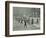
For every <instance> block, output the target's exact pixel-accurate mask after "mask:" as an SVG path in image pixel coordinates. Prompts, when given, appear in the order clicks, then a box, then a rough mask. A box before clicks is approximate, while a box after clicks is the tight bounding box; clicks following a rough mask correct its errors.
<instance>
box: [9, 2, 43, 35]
mask: <svg viewBox="0 0 46 38" xmlns="http://www.w3.org/2000/svg"><path fill="white" fill-rule="evenodd" d="M9 7H10V11H9V13H10V14H9V15H10V17H9V19H10V24H9V28H10V30H9V31H10V35H19V34H35V33H43V5H32V4H30V5H29V4H17V3H14V4H13V3H10V6H9ZM13 7H28V8H40V30H26V31H13Z"/></svg>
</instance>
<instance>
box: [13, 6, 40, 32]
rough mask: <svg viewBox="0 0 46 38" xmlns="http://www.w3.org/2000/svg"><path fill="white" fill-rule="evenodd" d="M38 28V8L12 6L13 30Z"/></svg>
mask: <svg viewBox="0 0 46 38" xmlns="http://www.w3.org/2000/svg"><path fill="white" fill-rule="evenodd" d="M19 30H40V8H26V7H13V31H19Z"/></svg>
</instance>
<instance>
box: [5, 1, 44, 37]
mask: <svg viewBox="0 0 46 38" xmlns="http://www.w3.org/2000/svg"><path fill="white" fill-rule="evenodd" d="M10 3H19V4H34V5H43V25H44V26H43V33H36V34H21V35H9V4H10ZM44 34H45V3H35V2H19V1H5V36H6V37H13V36H28V35H44Z"/></svg>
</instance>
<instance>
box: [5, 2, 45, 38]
mask: <svg viewBox="0 0 46 38" xmlns="http://www.w3.org/2000/svg"><path fill="white" fill-rule="evenodd" d="M44 34H45V4H44V3H34V2H17V1H6V2H5V36H6V37H12V36H28V35H44Z"/></svg>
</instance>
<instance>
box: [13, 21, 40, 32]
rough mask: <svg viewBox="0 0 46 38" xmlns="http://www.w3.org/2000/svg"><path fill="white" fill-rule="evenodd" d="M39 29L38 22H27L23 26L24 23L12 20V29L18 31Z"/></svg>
mask: <svg viewBox="0 0 46 38" xmlns="http://www.w3.org/2000/svg"><path fill="white" fill-rule="evenodd" d="M38 29H40V24H28V23H27V28H26V27H24V23H23V24H22V23H19V22H17V21H16V20H14V23H13V31H20V30H38Z"/></svg>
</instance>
